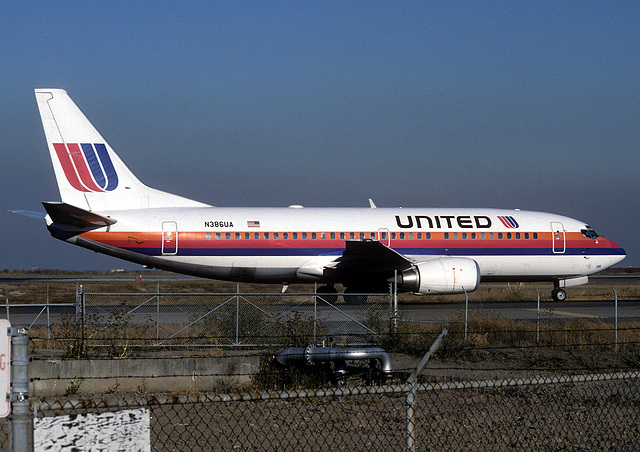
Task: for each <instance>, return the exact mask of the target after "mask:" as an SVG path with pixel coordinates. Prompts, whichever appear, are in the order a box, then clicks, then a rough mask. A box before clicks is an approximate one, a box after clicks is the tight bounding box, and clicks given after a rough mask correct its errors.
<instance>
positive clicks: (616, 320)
mask: <svg viewBox="0 0 640 452" xmlns="http://www.w3.org/2000/svg"><path fill="white" fill-rule="evenodd" d="M611 290H613V293H614V294H615V296H616V299H615V302H614V311H615V343H616V350H618V292H616V289H614V288H613V286H611Z"/></svg>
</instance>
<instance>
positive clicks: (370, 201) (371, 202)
mask: <svg viewBox="0 0 640 452" xmlns="http://www.w3.org/2000/svg"><path fill="white" fill-rule="evenodd" d="M369 205H370V206H371V208H372V209H376V208H377V207H378V206H376V204H375V203H374V202H373V199H371V198H369Z"/></svg>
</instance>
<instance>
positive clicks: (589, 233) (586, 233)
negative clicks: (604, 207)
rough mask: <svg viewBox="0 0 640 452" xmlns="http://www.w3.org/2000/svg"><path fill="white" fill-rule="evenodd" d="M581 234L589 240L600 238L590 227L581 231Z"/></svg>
mask: <svg viewBox="0 0 640 452" xmlns="http://www.w3.org/2000/svg"><path fill="white" fill-rule="evenodd" d="M580 232H581V233H582V235H583V236H585V237H586V238H588V239H597V238H598V237H600V236H599V235H598V233H597V232H596V231H594V230H593V229H591V228H590V227H589V226H587V229H582V230H580Z"/></svg>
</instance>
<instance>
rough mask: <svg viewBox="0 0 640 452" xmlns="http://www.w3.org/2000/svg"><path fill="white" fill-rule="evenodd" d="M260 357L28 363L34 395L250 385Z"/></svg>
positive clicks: (30, 391)
mask: <svg viewBox="0 0 640 452" xmlns="http://www.w3.org/2000/svg"><path fill="white" fill-rule="evenodd" d="M259 366H260V357H259V356H252V355H246V356H237V355H236V356H213V357H160V358H109V359H106V358H105V359H39V358H32V359H31V360H30V363H29V378H30V381H31V382H30V385H29V393H30V394H31V395H32V397H38V396H52V395H64V394H65V393H67V394H104V393H109V392H119V393H140V394H143V393H146V392H183V391H185V392H190V391H216V390H218V389H223V388H227V387H229V386H233V385H242V384H245V383H249V382H250V381H251V377H252V376H253V375H254V374H255V373H256V372H258V368H259Z"/></svg>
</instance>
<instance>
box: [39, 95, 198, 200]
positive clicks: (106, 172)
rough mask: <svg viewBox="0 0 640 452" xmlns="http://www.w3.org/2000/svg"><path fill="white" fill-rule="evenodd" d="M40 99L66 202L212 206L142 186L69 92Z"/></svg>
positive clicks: (51, 151) (63, 197) (45, 128)
mask: <svg viewBox="0 0 640 452" xmlns="http://www.w3.org/2000/svg"><path fill="white" fill-rule="evenodd" d="M35 94H36V100H37V102H38V109H39V110H40V117H41V118H42V125H43V127H44V132H45V135H46V137H47V144H48V146H49V153H50V154H51V161H52V163H53V168H54V171H55V175H56V180H57V182H58V189H59V190H60V196H61V198H62V201H63V202H64V203H66V204H69V205H71V206H76V207H78V208H81V209H84V210H88V211H104V210H121V209H142V208H151V207H202V206H206V204H202V203H199V202H197V201H192V200H190V199H187V198H183V197H181V196H177V195H172V194H169V193H164V192H161V191H159V190H155V189H153V188H150V187H147V186H146V185H144V184H143V183H142V182H140V181H139V180H138V179H137V178H136V177H135V176H134V175H133V173H132V172H131V171H130V170H129V168H127V166H126V165H125V164H124V162H123V161H122V160H120V157H118V155H117V154H116V153H115V151H114V150H113V149H112V148H111V146H109V144H108V143H107V142H106V140H105V139H104V138H102V136H101V135H100V133H99V132H98V131H97V130H96V128H95V127H94V126H93V124H91V122H90V121H89V120H88V119H87V117H86V116H85V115H84V114H83V113H82V111H80V109H79V108H78V107H77V106H76V104H75V103H74V102H73V101H72V100H71V98H70V97H69V95H68V94H67V92H66V91H64V90H61V89H36V90H35Z"/></svg>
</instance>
